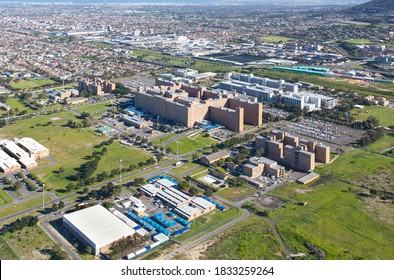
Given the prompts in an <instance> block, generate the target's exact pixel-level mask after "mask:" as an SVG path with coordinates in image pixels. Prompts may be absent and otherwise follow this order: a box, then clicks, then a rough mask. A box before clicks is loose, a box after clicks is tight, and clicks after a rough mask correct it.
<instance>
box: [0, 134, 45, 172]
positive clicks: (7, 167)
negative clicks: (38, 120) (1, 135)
mask: <svg viewBox="0 0 394 280" xmlns="http://www.w3.org/2000/svg"><path fill="white" fill-rule="evenodd" d="M46 156H49V150H48V149H47V148H45V147H44V146H42V145H41V144H40V143H38V142H37V141H35V140H34V139H32V138H28V137H25V138H22V139H17V138H16V139H14V141H11V140H8V139H1V140H0V169H1V170H2V171H3V172H4V173H9V172H13V171H16V170H18V169H20V168H21V167H23V168H26V169H30V168H33V167H36V166H37V165H38V164H37V162H36V160H38V159H41V158H43V157H46Z"/></svg>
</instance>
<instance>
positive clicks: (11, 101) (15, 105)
mask: <svg viewBox="0 0 394 280" xmlns="http://www.w3.org/2000/svg"><path fill="white" fill-rule="evenodd" d="M5 104H6V105H8V106H10V107H11V109H12V110H13V111H14V112H15V109H18V112H21V111H24V110H26V111H27V114H30V113H32V112H34V110H33V109H31V108H30V107H28V106H26V105H25V104H24V103H23V102H21V101H20V100H19V98H15V97H10V98H7V102H5ZM1 113H2V115H3V116H7V115H8V113H7V111H3V110H2V111H1ZM16 114H18V113H16Z"/></svg>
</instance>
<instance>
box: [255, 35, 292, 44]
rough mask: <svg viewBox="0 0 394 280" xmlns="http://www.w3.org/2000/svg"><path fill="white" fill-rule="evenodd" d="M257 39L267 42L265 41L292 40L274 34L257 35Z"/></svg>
mask: <svg viewBox="0 0 394 280" xmlns="http://www.w3.org/2000/svg"><path fill="white" fill-rule="evenodd" d="M258 39H259V40H260V41H263V42H267V43H276V42H287V41H290V40H292V39H291V38H289V37H284V36H275V35H271V36H264V37H259V38H258Z"/></svg>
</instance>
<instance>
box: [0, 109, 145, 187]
mask: <svg viewBox="0 0 394 280" xmlns="http://www.w3.org/2000/svg"><path fill="white" fill-rule="evenodd" d="M54 117H58V118H60V120H51V118H54ZM68 120H76V118H75V115H73V114H71V113H58V114H52V115H50V116H42V117H38V118H33V119H27V120H21V121H18V122H17V123H16V124H14V125H7V126H5V127H3V128H2V129H0V133H1V134H2V135H3V136H5V137H8V138H14V137H32V138H33V139H35V140H36V141H38V142H40V143H41V144H43V145H44V146H45V147H47V148H48V149H49V151H50V155H51V156H52V157H53V158H54V159H55V160H56V163H55V164H54V165H51V166H47V167H44V168H41V169H37V170H34V171H32V173H34V174H36V175H37V176H38V177H39V178H40V179H41V180H42V181H43V182H45V183H46V185H47V186H48V188H50V189H52V190H55V191H58V190H62V191H63V189H64V188H65V187H66V186H67V185H68V184H69V183H70V181H68V180H67V179H66V178H67V177H69V176H70V175H73V174H75V173H76V170H75V168H77V167H79V166H80V165H81V164H82V163H84V162H86V159H84V158H85V157H87V156H90V155H91V154H92V152H93V151H95V150H101V149H95V148H94V146H95V145H97V144H99V143H101V142H103V141H105V140H107V138H105V137H103V136H97V135H96V134H95V133H94V132H92V131H90V129H88V128H86V129H75V128H69V127H64V126H63V125H64V124H65V123H67V121H68ZM48 121H51V122H52V125H49V126H45V124H46V123H47V122H48ZM33 126H34V127H33ZM107 150H108V152H107V153H106V154H105V156H104V157H103V158H102V160H101V161H100V164H99V166H98V169H97V172H102V171H104V170H105V171H107V172H110V171H111V170H112V169H114V168H119V159H122V161H123V163H122V167H128V166H129V165H130V164H131V163H135V164H137V163H138V162H139V161H144V160H146V159H147V158H149V157H150V154H148V153H142V152H141V151H140V150H139V149H133V148H128V147H124V146H122V145H120V144H119V143H113V144H111V146H109V147H108V146H107ZM60 167H62V168H63V169H64V172H62V173H58V172H57V171H58V170H59V168H60ZM59 194H63V192H59Z"/></svg>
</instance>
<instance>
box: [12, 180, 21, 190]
mask: <svg viewBox="0 0 394 280" xmlns="http://www.w3.org/2000/svg"><path fill="white" fill-rule="evenodd" d="M21 188H22V183H21V182H20V181H16V182H15V184H14V187H13V189H14V190H15V191H18V190H20V189H21Z"/></svg>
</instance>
